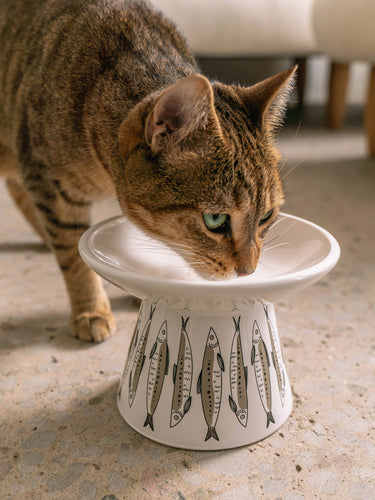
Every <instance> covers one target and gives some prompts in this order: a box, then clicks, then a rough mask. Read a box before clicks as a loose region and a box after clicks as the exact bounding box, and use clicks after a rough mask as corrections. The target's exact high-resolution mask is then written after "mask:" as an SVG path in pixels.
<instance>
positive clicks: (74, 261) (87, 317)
mask: <svg viewBox="0 0 375 500" xmlns="http://www.w3.org/2000/svg"><path fill="white" fill-rule="evenodd" d="M28 181H29V182H28V184H29V185H28V188H29V190H30V191H31V192H32V195H33V199H34V203H35V206H36V209H37V211H38V214H39V218H40V221H41V223H42V225H43V228H44V232H45V234H46V240H47V244H48V245H49V246H50V248H51V249H52V251H53V252H54V254H55V256H56V259H57V262H58V264H59V266H60V269H61V271H62V273H63V276H64V279H65V283H66V287H67V291H68V294H69V298H70V304H71V317H70V322H69V326H70V330H71V332H72V334H73V335H74V336H75V337H78V338H80V339H81V340H85V341H89V342H90V341H94V342H101V341H103V340H105V339H106V338H107V337H108V336H109V335H110V334H111V333H112V332H113V331H114V330H115V320H114V317H113V315H112V313H111V308H110V303H109V300H108V297H107V295H106V293H105V291H104V289H103V286H102V282H101V278H99V276H98V275H97V274H96V273H94V271H92V270H91V269H90V268H89V267H88V266H87V265H86V264H85V263H84V262H83V260H82V259H81V257H80V255H79V252H78V242H79V239H80V237H81V235H82V233H83V232H84V231H85V230H86V229H87V228H88V227H89V225H90V207H91V204H90V203H88V202H85V201H83V200H82V199H77V197H75V196H74V195H72V194H71V193H69V194H68V192H67V191H64V190H63V189H62V188H61V185H60V183H59V182H58V181H50V182H49V183H48V186H47V185H46V183H44V184H43V188H42V189H40V187H39V186H37V183H33V182H32V179H30V177H29V179H28ZM30 188H31V189H30Z"/></svg>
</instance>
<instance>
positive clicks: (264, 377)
mask: <svg viewBox="0 0 375 500" xmlns="http://www.w3.org/2000/svg"><path fill="white" fill-rule="evenodd" d="M252 343H253V345H252V348H251V365H253V366H254V371H255V379H256V382H257V386H258V392H259V396H260V400H261V402H262V406H263V408H264V411H265V412H266V414H267V427H268V426H269V425H270V423H271V422H273V423H275V419H274V418H273V415H272V408H271V404H272V397H271V377H270V360H269V356H268V352H267V348H266V344H265V343H264V341H263V338H262V335H261V333H260V329H259V326H258V323H257V322H256V321H254V323H253V333H252Z"/></svg>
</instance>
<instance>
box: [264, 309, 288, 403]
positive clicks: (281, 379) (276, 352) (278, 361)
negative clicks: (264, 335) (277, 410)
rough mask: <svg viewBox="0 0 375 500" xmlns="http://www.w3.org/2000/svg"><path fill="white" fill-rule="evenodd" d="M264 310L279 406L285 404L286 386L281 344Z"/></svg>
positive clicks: (266, 311)
mask: <svg viewBox="0 0 375 500" xmlns="http://www.w3.org/2000/svg"><path fill="white" fill-rule="evenodd" d="M264 312H265V314H266V318H267V326H268V333H269V336H270V341H271V347H272V353H271V356H272V362H273V366H274V368H275V371H276V377H277V385H278V386H279V393H280V400H281V406H284V404H285V386H286V382H285V380H286V376H285V368H284V361H283V356H282V353H281V346H280V343H279V339H278V337H277V335H276V332H275V330H274V328H273V326H272V323H271V320H270V318H269V316H268V310H267V307H265V308H264Z"/></svg>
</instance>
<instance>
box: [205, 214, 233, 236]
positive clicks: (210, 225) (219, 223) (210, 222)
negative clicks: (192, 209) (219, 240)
mask: <svg viewBox="0 0 375 500" xmlns="http://www.w3.org/2000/svg"><path fill="white" fill-rule="evenodd" d="M203 220H204V223H205V224H206V227H207V229H208V230H209V231H212V232H213V233H226V232H227V231H228V229H229V215H228V214H208V213H205V214H203Z"/></svg>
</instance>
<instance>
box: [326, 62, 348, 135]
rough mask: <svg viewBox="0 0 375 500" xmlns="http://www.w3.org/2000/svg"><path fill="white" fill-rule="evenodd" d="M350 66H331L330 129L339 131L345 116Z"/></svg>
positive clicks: (328, 110)
mask: <svg viewBox="0 0 375 500" xmlns="http://www.w3.org/2000/svg"><path fill="white" fill-rule="evenodd" d="M348 78H349V64H347V63H345V64H342V63H335V62H333V63H332V64H331V74H330V81H329V100H328V109H327V115H328V116H327V119H328V127H329V128H331V129H338V128H339V127H340V126H341V125H342V122H343V119H344V115H345V97H346V90H347V87H348Z"/></svg>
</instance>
